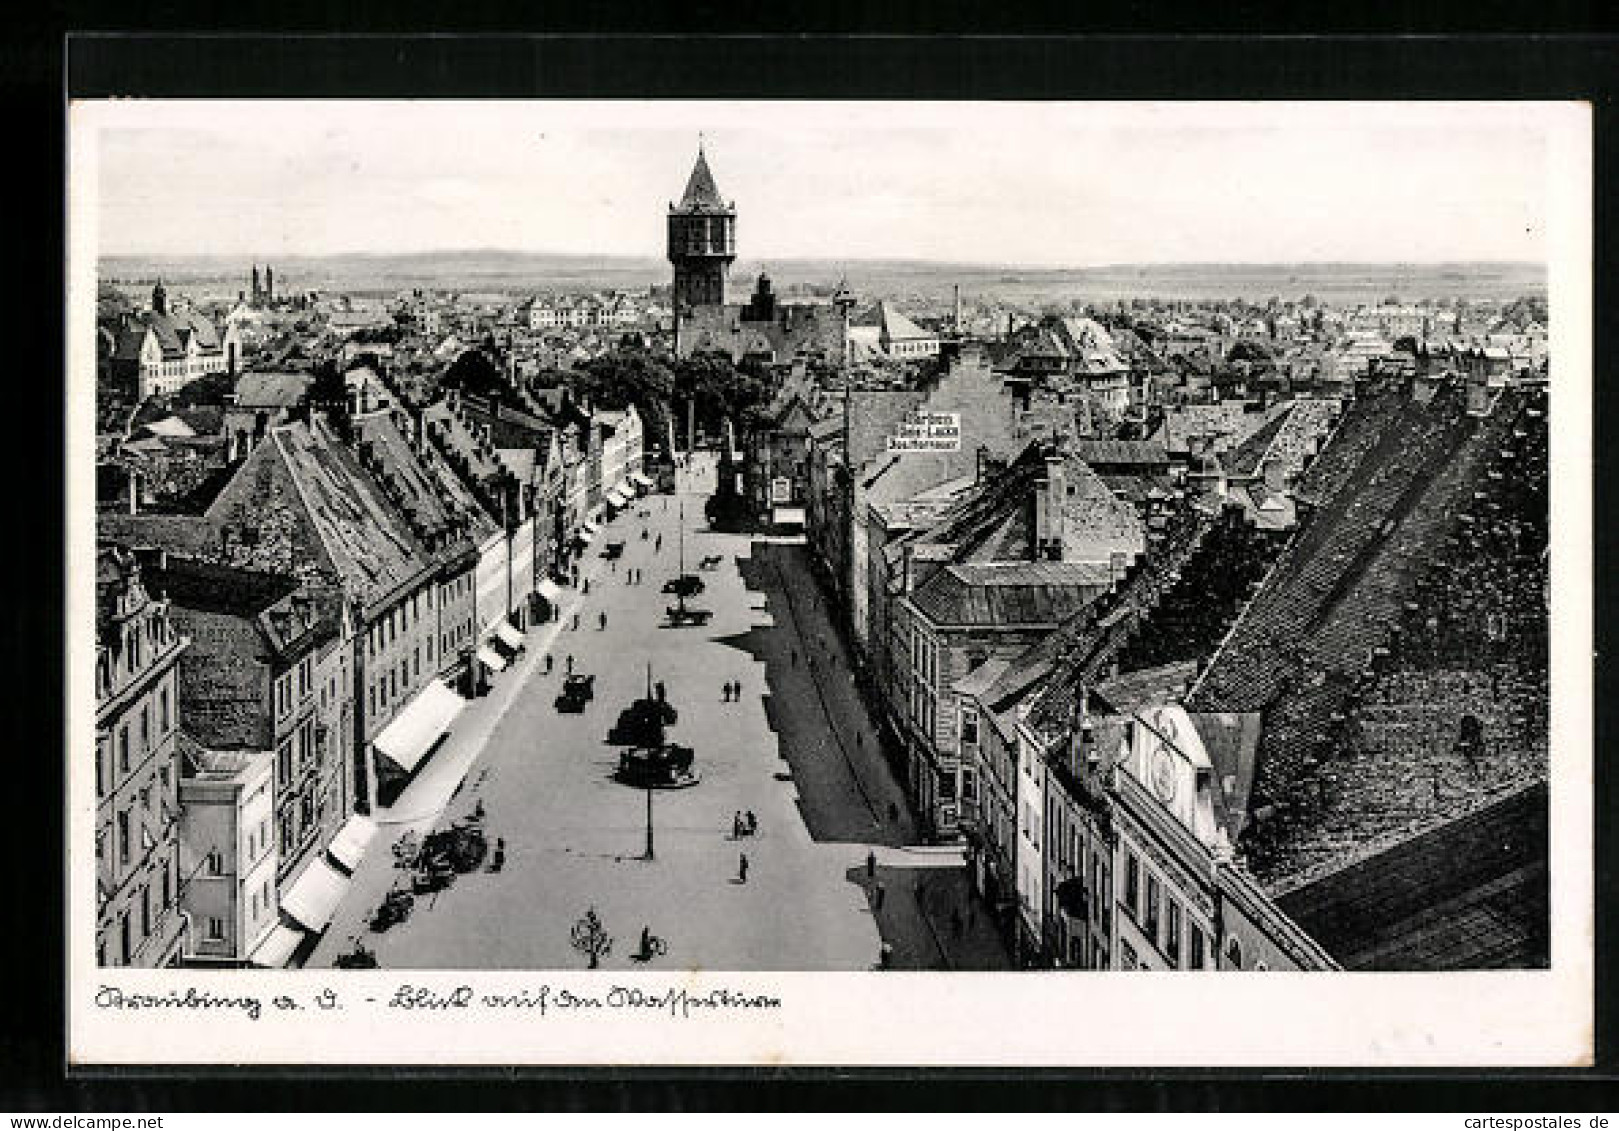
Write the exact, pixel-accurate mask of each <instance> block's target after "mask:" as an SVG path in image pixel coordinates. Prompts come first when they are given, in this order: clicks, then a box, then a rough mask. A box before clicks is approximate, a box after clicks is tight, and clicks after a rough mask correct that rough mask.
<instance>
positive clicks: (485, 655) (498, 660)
mask: <svg viewBox="0 0 1619 1131" xmlns="http://www.w3.org/2000/svg"><path fill="white" fill-rule="evenodd" d="M478 660H479V662H481V663H484V664H488V665H489V666H490V667H492V668H494V669H495V670H496V671H497V672H503V671H505V670H506V657H505V656H502V655H501V654H500V653H499V652H497V651H495V650H494V649H493V648H491V647H489V646H488V645H487V644H485V645H481V646H480V647H479V648H478Z"/></svg>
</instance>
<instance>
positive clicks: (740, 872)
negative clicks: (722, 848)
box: [736, 852, 748, 884]
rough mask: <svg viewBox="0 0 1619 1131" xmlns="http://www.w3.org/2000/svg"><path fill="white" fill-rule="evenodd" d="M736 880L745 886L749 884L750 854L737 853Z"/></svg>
mask: <svg viewBox="0 0 1619 1131" xmlns="http://www.w3.org/2000/svg"><path fill="white" fill-rule="evenodd" d="M736 878H737V881H738V882H739V883H744V884H745V883H747V882H748V854H747V853H746V852H739V853H737V860H736Z"/></svg>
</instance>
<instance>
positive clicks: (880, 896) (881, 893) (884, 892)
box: [877, 884, 888, 911]
mask: <svg viewBox="0 0 1619 1131" xmlns="http://www.w3.org/2000/svg"><path fill="white" fill-rule="evenodd" d="M887 898H888V888H887V887H886V886H884V885H883V884H878V885H877V910H878V911H881V910H882V909H883V901H884V900H885V899H887Z"/></svg>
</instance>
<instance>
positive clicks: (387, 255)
mask: <svg viewBox="0 0 1619 1131" xmlns="http://www.w3.org/2000/svg"><path fill="white" fill-rule="evenodd" d="M478 255H485V256H503V257H507V258H519V257H532V258H553V259H596V260H621V261H625V262H630V263H663V262H664V260H663V257H661V256H657V255H647V254H638V253H631V252H591V251H548V250H530V249H513V248H496V247H443V248H424V249H419V250H408V251H377V250H346V251H317V252H309V251H292V252H281V253H280V258H282V259H283V260H334V259H406V258H427V257H432V256H446V257H448V256H478ZM108 259H220V260H228V259H241V260H243V261H244V262H246V263H247V264H248V265H249V266H252V265H255V264H258V263H260V262H263V263H266V264H269V265H271V266H273V265H274V263H275V259H276V256H275V255H268V256H266V255H263V254H255V253H251V252H234V251H232V252H215V251H111V252H98V253H97V255H96V261H97V262H98V263H100V262H104V261H105V260H108ZM737 262H741V263H760V264H769V263H771V262H777V263H816V264H819V263H825V264H835V265H838V266H840V267H841V266H844V265H852V264H859V263H871V264H884V263H904V264H918V265H922V266H929V267H939V268H950V267H962V268H971V269H975V270H1005V269H1015V270H1022V271H1106V270H1116V269H1119V268H1139V267H1447V266H1481V265H1487V266H1493V267H1529V268H1539V269H1543V270H1544V269H1548V268H1549V267H1550V264H1549V262H1546V261H1537V260H1533V259H1497V258H1489V257H1483V258H1478V257H1475V258H1455V259H1387V258H1378V259H1164V260H1120V261H1112V262H1107V263H1089V264H1081V263H1038V262H1016V261H1008V260H977V259H930V258H926V257H918V256H904V255H873V256H823V255H744V256H738V257H737Z"/></svg>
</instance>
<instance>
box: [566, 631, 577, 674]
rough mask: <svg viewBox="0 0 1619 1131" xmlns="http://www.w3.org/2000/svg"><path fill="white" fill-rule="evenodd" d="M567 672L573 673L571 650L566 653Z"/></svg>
mask: <svg viewBox="0 0 1619 1131" xmlns="http://www.w3.org/2000/svg"><path fill="white" fill-rule="evenodd" d="M576 619H577V618H576ZM568 674H569V675H572V674H573V653H572V652H569V653H568Z"/></svg>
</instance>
